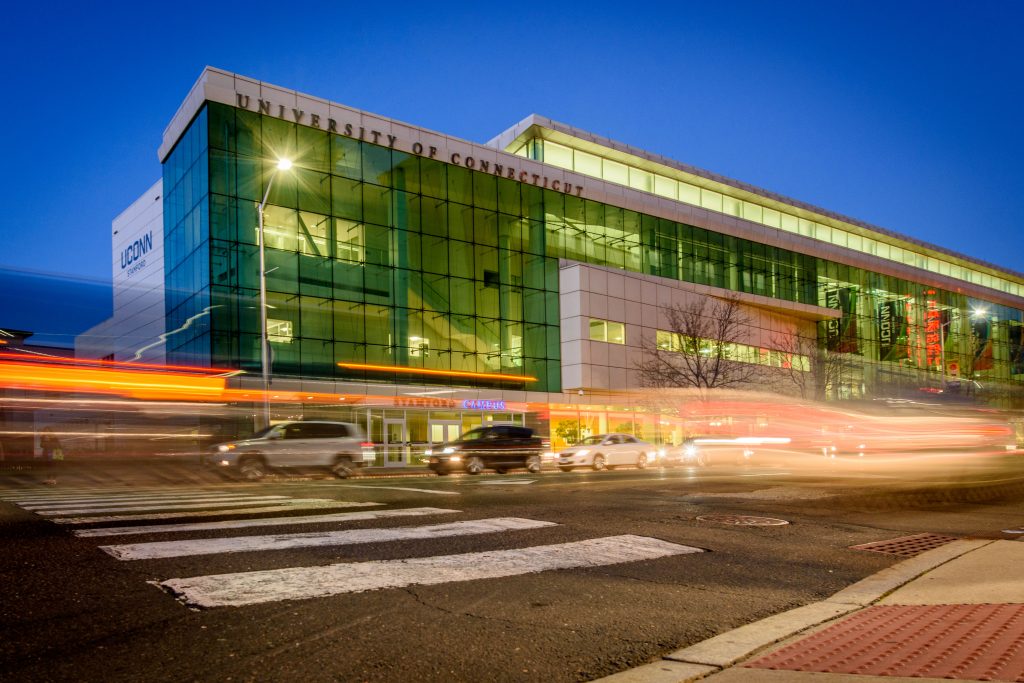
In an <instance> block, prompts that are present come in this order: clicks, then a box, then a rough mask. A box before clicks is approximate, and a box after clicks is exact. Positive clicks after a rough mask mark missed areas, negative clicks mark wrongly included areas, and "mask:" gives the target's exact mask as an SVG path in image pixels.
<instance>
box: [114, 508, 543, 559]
mask: <svg viewBox="0 0 1024 683" xmlns="http://www.w3.org/2000/svg"><path fill="white" fill-rule="evenodd" d="M548 526H558V525H557V524H555V523H554V522H542V521H539V520H535V519H521V518H518V517H494V518H492V519H475V520H471V521H468V522H449V523H447V524H431V525H426V526H405V527H395V528H391V529H346V530H344V531H315V532H312V533H305V534H272V535H269V536H235V537H233V538H202V539H193V540H188V541H155V542H152V543H128V544H124V545H101V546H100V550H102V551H103V552H105V553H108V554H109V555H111V556H113V557H116V558H117V559H119V560H156V559H164V558H168V557H187V556H192V555H216V554H220V553H245V552H256V551H262V550H289V549H292V548H315V547H321V546H341V545H356V544H360V543H385V542H389V541H408V540H421V539H425V538H447V537H449V536H471V535H475V534H491V533H497V532H499V531H522V530H524V529H540V528H541V527H548Z"/></svg>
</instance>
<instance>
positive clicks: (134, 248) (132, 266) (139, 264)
mask: <svg viewBox="0 0 1024 683" xmlns="http://www.w3.org/2000/svg"><path fill="white" fill-rule="evenodd" d="M151 251H153V231H152V230H150V231H149V232H147V233H146V234H145V235H142V236H141V237H139V238H138V239H137V240H135V241H134V242H132V243H131V244H129V245H128V246H127V247H125V248H124V251H122V252H121V271H122V272H124V273H125V274H126V275H127V276H128V277H131V276H132V275H134V274H135V273H137V272H139V271H140V270H142V269H143V268H145V267H146V254H147V253H149V252H151Z"/></svg>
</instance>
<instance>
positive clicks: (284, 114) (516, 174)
mask: <svg viewBox="0 0 1024 683" xmlns="http://www.w3.org/2000/svg"><path fill="white" fill-rule="evenodd" d="M235 96H236V98H237V100H236V102H237V106H238V107H240V108H242V109H250V110H252V109H253V105H254V104H255V111H258V112H259V113H261V114H266V115H268V116H274V117H277V118H280V119H285V120H291V121H294V122H295V123H298V124H302V125H306V126H311V127H313V128H319V129H321V130H326V131H327V132H329V133H336V134H338V135H344V136H345V137H349V138H354V139H356V140H363V141H365V142H371V143H373V144H375V145H382V146H385V147H389V148H391V149H395V145H396V144H398V143H399V142H400V141H399V139H398V137H397V136H395V135H391V134H390V133H382V132H381V131H379V130H373V129H367V128H365V127H364V126H356V125H353V124H351V123H345V122H341V123H340V124H339V122H338V121H336V120H335V119H332V118H328V119H326V120H325V119H324V118H323V117H322V116H320V115H319V114H307V113H306V112H305V111H303V110H301V109H297V108H295V107H286V106H285V105H283V104H273V103H272V102H270V101H269V100H264V99H256V100H253V98H251V97H250V96H249V95H243V94H242V93H235ZM409 151H411V152H412V153H413V154H415V155H417V156H422V157H427V158H428V159H438V160H440V161H444V162H447V163H450V164H454V165H455V166H464V167H466V168H468V169H471V170H474V171H480V172H482V173H492V174H494V175H496V176H500V177H502V178H508V179H510V180H517V181H519V182H521V183H531V184H533V185H537V186H538V187H543V188H544V189H548V190H553V191H555V192H563V193H565V194H575V195H576V196H577V197H579V196H580V195H581V194H582V193H583V187H582V186H581V185H578V184H577V185H573V184H572V183H568V182H563V181H561V180H558V179H553V178H548V177H547V176H546V175H542V174H540V173H532V172H530V171H524V170H522V169H517V168H515V167H514V166H510V165H507V164H499V163H492V162H490V161H488V160H486V159H476V158H474V157H472V156H468V155H463V154H460V153H459V152H451V153H448V152H441V151H439V150H438V149H437V147H435V146H433V145H424V144H423V143H421V142H414V143H412V145H411V146H410V147H409Z"/></svg>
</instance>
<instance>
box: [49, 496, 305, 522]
mask: <svg viewBox="0 0 1024 683" xmlns="http://www.w3.org/2000/svg"><path fill="white" fill-rule="evenodd" d="M293 500H294V501H298V502H301V503H309V502H311V501H313V500H323V499H321V498H306V499H302V498H288V497H287V496H253V497H252V498H245V499H241V500H227V501H224V502H215V501H206V502H204V503H175V502H168V503H152V504H146V505H110V506H107V507H92V506H86V507H76V508H72V509H70V510H65V509H61V508H45V509H40V510H33V511H32V512H34V513H36V514H37V515H41V516H43V517H53V516H59V515H91V514H96V513H100V512H146V511H149V510H196V509H199V508H225V507H233V506H235V505H247V504H249V503H270V502H274V503H284V502H288V501H293Z"/></svg>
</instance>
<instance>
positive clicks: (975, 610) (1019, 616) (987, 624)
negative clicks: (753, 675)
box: [743, 605, 1024, 681]
mask: <svg viewBox="0 0 1024 683" xmlns="http://www.w3.org/2000/svg"><path fill="white" fill-rule="evenodd" d="M743 666H745V667H749V668H758V669H781V670H784V671H814V672H820V673H846V674H859V675H862V676H905V677H915V678H952V679H961V680H965V679H966V680H985V681H1024V605H913V606H902V605H887V606H876V607H869V608H868V609H866V610H864V611H862V612H858V613H857V614H855V615H853V616H851V617H848V618H846V619H843V620H842V621H840V622H839V623H837V624H835V625H834V626H831V627H829V628H827V629H825V630H823V631H820V632H818V633H815V634H813V635H810V636H808V637H806V638H803V639H801V640H798V641H797V642H795V643H792V644H790V645H788V646H786V647H784V648H782V649H781V650H778V651H777V652H773V653H771V654H769V655H767V656H765V657H762V658H760V659H757V660H754V661H753V662H749V663H747V664H744V665H743Z"/></svg>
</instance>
